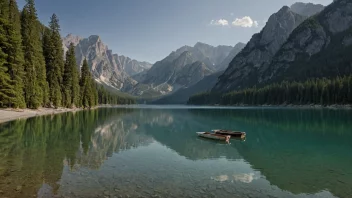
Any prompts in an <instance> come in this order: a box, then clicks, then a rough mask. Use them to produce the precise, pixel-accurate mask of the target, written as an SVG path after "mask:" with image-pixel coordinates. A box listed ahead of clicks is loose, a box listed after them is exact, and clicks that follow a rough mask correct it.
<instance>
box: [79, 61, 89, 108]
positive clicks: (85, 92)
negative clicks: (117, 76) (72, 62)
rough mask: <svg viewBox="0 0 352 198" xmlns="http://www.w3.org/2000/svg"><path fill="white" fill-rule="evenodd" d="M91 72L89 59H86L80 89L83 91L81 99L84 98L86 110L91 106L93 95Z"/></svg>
mask: <svg viewBox="0 0 352 198" xmlns="http://www.w3.org/2000/svg"><path fill="white" fill-rule="evenodd" d="M90 75H91V74H90V71H89V67H88V62H87V59H84V61H83V65H82V68H81V79H80V89H81V97H82V102H81V104H82V106H83V107H84V108H88V107H90V105H91V95H92V87H91V81H90V78H91V77H90Z"/></svg>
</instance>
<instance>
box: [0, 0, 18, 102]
mask: <svg viewBox="0 0 352 198" xmlns="http://www.w3.org/2000/svg"><path fill="white" fill-rule="evenodd" d="M8 14H9V4H8V1H4V0H1V1H0V106H1V107H7V106H8V105H9V104H10V103H11V101H13V99H14V97H15V93H14V91H13V83H12V80H11V78H10V75H9V73H8V68H7V64H8V62H7V59H8V55H7V54H6V52H5V51H6V49H8V48H9V45H10V44H9V42H8V38H7V37H6V32H7V27H8V25H9V21H8V16H9V15H8Z"/></svg>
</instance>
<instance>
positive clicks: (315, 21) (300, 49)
mask: <svg viewBox="0 0 352 198" xmlns="http://www.w3.org/2000/svg"><path fill="white" fill-rule="evenodd" d="M351 51H352V2H351V1H349V0H336V1H334V3H332V4H331V5H329V6H328V7H327V8H326V9H325V10H324V11H322V12H321V13H319V14H318V15H316V16H314V17H312V18H310V19H308V20H307V21H305V22H304V23H303V24H301V25H300V26H299V27H298V28H297V29H296V30H295V31H294V32H293V33H292V34H291V35H290V37H289V39H288V41H287V42H286V43H285V44H284V45H283V46H282V48H281V49H280V51H279V52H278V53H277V54H276V56H275V57H274V59H273V61H272V62H271V64H270V65H269V67H268V68H267V69H266V72H265V73H263V75H262V76H260V78H259V79H258V81H259V82H260V83H268V82H273V81H281V80H305V79H309V78H321V77H335V76H342V75H347V74H351V73H352V57H351Z"/></svg>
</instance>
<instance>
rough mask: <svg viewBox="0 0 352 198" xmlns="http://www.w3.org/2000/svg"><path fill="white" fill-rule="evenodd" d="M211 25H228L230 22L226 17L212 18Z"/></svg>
mask: <svg viewBox="0 0 352 198" xmlns="http://www.w3.org/2000/svg"><path fill="white" fill-rule="evenodd" d="M210 25H218V26H228V25H229V22H228V21H227V20H226V19H219V20H211V21H210Z"/></svg>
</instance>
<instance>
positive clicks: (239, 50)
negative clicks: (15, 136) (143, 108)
mask: <svg viewBox="0 0 352 198" xmlns="http://www.w3.org/2000/svg"><path fill="white" fill-rule="evenodd" d="M351 28H352V2H351V1H349V0H335V1H334V2H333V3H332V4H331V5H329V6H327V7H324V6H323V5H319V4H312V3H295V4H293V5H292V6H291V7H288V6H284V7H282V8H281V9H280V10H279V11H278V12H276V13H274V14H272V15H271V16H270V18H269V20H268V22H267V23H266V25H265V27H264V28H263V29H262V30H261V31H260V32H259V33H257V34H254V35H253V36H252V38H251V40H250V41H249V42H248V43H247V44H244V43H238V44H236V45H235V46H234V47H232V46H217V47H214V46H211V45H208V44H204V43H200V42H198V43H196V44H195V45H194V46H183V47H181V48H179V49H177V50H175V51H173V52H171V53H170V54H169V55H168V56H167V57H165V58H164V59H163V60H160V61H158V62H156V63H155V64H153V65H152V64H150V63H147V62H143V61H137V60H133V59H131V58H128V57H125V56H122V55H117V54H113V53H112V51H111V50H109V49H108V47H107V46H106V45H105V44H104V43H103V42H102V41H101V39H100V37H99V36H90V37H89V38H81V37H78V36H74V35H68V36H67V37H65V38H64V39H63V45H64V49H66V48H67V47H68V45H69V44H70V43H71V42H72V43H74V44H75V45H76V59H77V63H79V64H81V63H82V61H83V59H84V58H87V60H88V62H89V64H90V66H91V69H92V72H93V75H94V78H95V79H96V81H97V82H100V83H103V84H105V85H107V86H110V87H113V88H115V89H117V90H121V91H123V92H127V93H130V94H133V95H135V96H139V97H142V98H159V99H157V100H154V102H155V103H163V104H170V103H178V104H184V103H185V102H186V101H187V98H188V97H190V96H191V95H193V94H195V93H198V92H203V91H209V90H212V91H213V92H219V93H226V92H229V91H234V90H240V89H243V88H246V87H252V86H255V85H256V86H264V85H265V84H268V83H272V82H279V81H282V80H289V81H292V80H305V79H309V78H316V77H317V78H320V77H333V76H339V75H345V74H350V73H352V64H350V63H351V62H352V57H351V56H350V55H349V52H350V51H351V50H352V47H351V46H352V36H351V35H352V34H351V32H352V29H351ZM223 71H224V72H223Z"/></svg>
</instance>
